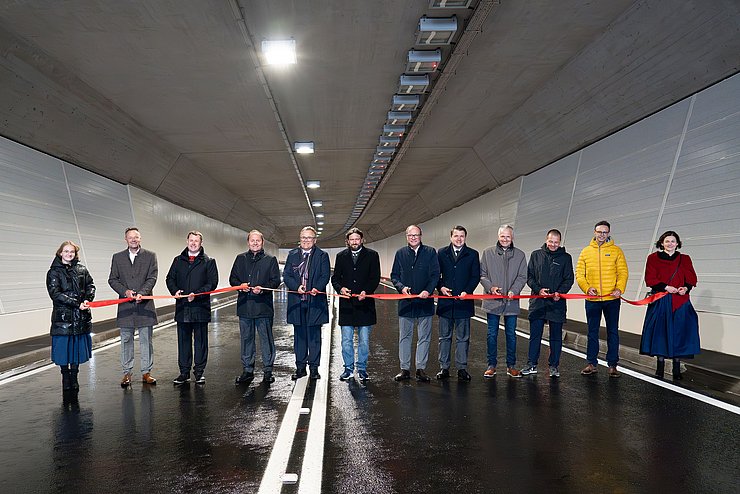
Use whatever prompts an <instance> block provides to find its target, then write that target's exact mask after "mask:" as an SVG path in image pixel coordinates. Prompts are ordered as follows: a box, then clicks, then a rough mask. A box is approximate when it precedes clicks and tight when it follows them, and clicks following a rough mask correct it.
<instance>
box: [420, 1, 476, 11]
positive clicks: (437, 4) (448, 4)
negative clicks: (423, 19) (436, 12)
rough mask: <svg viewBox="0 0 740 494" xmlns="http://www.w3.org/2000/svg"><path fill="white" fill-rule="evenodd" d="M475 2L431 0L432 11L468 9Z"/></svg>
mask: <svg viewBox="0 0 740 494" xmlns="http://www.w3.org/2000/svg"><path fill="white" fill-rule="evenodd" d="M472 1H473V0H430V1H429V8H432V9H467V8H468V7H470V4H471V2H472Z"/></svg>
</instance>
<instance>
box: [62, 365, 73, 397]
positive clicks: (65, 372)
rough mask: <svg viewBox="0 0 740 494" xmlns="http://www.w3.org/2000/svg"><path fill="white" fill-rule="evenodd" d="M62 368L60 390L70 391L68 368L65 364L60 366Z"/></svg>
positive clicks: (70, 380) (70, 378) (70, 379)
mask: <svg viewBox="0 0 740 494" xmlns="http://www.w3.org/2000/svg"><path fill="white" fill-rule="evenodd" d="M60 367H61V368H62V391H71V390H72V377H71V376H70V373H69V368H68V367H67V366H66V365H65V366H63V367H62V366H60Z"/></svg>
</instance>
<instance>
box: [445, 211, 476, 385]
mask: <svg viewBox="0 0 740 494" xmlns="http://www.w3.org/2000/svg"><path fill="white" fill-rule="evenodd" d="M467 235H468V231H467V230H466V229H465V227H464V226H460V225H458V226H456V227H454V228H453V229H452V231H451V232H450V245H448V246H447V247H443V248H441V249H439V251H438V253H437V254H438V257H439V269H440V272H441V276H440V278H439V283H438V285H437V290H438V291H439V293H440V294H442V295H445V296H448V297H449V296H465V295H468V294H471V293H473V291H474V290H475V287H477V286H478V283H479V282H480V261H479V259H478V251H476V250H475V249H471V248H470V247H468V246H467V244H466V243H465V239H466V238H467ZM474 314H475V306H474V305H473V301H472V300H455V299H450V298H440V299H439V301H438V302H437V315H438V316H439V367H440V369H439V372H438V373H437V379H449V377H450V353H451V350H452V330H453V328H454V330H455V367H457V379H458V380H459V381H470V379H471V378H470V374H469V373H468V348H469V346H470V318H471V317H473V315H474Z"/></svg>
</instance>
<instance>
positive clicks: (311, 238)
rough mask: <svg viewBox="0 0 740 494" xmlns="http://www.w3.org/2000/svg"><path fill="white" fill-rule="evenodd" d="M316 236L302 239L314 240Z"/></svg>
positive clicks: (302, 238)
mask: <svg viewBox="0 0 740 494" xmlns="http://www.w3.org/2000/svg"><path fill="white" fill-rule="evenodd" d="M315 238H316V237H301V240H313V239H315Z"/></svg>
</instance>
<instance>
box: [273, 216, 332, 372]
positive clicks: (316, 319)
mask: <svg viewBox="0 0 740 494" xmlns="http://www.w3.org/2000/svg"><path fill="white" fill-rule="evenodd" d="M316 236H317V235H316V230H315V229H314V227H312V226H306V227H303V229H302V230H301V233H300V247H298V248H297V249H293V250H291V251H290V252H289V253H288V258H287V259H286V260H285V269H284V270H283V281H284V282H285V286H286V287H287V288H288V290H289V293H288V324H292V325H293V330H294V332H293V348H294V351H295V366H296V371H295V374H293V375H292V376H291V379H293V380H294V381H295V380H297V379H300V378H302V377H304V376H305V375H306V365H308V368H309V370H310V373H311V374H310V378H311V379H312V380H315V379H319V378H321V376H320V375H319V363H320V361H321V325H322V324H325V323H327V322H329V306H328V303H327V300H326V293H324V292H325V291H326V285H327V284H328V283H329V274H330V270H331V268H330V266H329V254H327V253H326V252H324V251H323V250H321V249H319V248H318V247H316ZM293 292H297V293H293Z"/></svg>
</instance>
